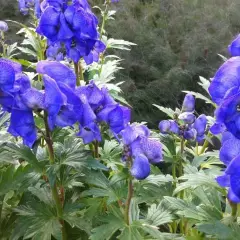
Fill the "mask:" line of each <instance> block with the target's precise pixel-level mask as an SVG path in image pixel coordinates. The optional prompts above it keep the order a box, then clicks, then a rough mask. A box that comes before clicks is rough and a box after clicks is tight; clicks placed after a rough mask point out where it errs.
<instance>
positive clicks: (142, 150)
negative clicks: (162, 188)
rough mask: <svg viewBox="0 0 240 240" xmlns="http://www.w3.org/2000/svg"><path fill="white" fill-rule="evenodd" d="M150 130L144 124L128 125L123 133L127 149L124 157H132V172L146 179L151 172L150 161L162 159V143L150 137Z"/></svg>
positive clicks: (136, 176) (135, 175) (137, 177)
mask: <svg viewBox="0 0 240 240" xmlns="http://www.w3.org/2000/svg"><path fill="white" fill-rule="evenodd" d="M149 134H150V131H149V129H148V128H147V127H146V126H144V125H137V124H132V125H128V126H127V127H126V128H125V129H124V130H123V131H122V132H121V133H120V135H121V136H122V141H123V143H124V145H125V148H126V149H127V151H126V152H125V154H127V156H124V157H123V159H125V158H126V159H127V158H129V157H131V158H132V161H133V165H132V168H131V174H132V175H133V176H134V177H135V178H136V179H139V180H141V179H144V178H146V177H147V176H148V175H149V174H150V163H152V164H155V163H159V162H160V161H162V145H161V143H160V142H159V141H157V140H155V139H152V138H149Z"/></svg>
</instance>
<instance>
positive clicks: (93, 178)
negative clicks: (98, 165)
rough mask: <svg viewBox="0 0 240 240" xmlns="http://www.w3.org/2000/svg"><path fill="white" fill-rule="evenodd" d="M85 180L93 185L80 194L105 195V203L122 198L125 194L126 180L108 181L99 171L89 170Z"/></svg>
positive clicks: (84, 195)
mask: <svg viewBox="0 0 240 240" xmlns="http://www.w3.org/2000/svg"><path fill="white" fill-rule="evenodd" d="M85 182H86V183H88V184H90V185H93V186H95V187H91V188H90V189H89V190H85V191H83V192H82V196H83V197H86V196H94V197H107V204H110V203H112V202H116V201H119V200H122V198H124V197H125V196H126V195H127V188H126V181H125V180H123V181H118V182H116V181H115V179H114V181H113V182H111V180H110V181H109V180H108V179H107V178H106V177H105V175H104V174H103V173H102V172H100V171H91V172H89V174H86V178H85Z"/></svg>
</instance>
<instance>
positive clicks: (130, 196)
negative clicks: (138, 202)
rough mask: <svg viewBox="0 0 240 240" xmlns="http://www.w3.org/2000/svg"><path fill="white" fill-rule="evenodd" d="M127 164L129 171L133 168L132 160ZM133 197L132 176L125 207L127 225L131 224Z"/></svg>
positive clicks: (129, 181)
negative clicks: (130, 214)
mask: <svg viewBox="0 0 240 240" xmlns="http://www.w3.org/2000/svg"><path fill="white" fill-rule="evenodd" d="M127 164H128V169H129V170H130V168H131V166H132V159H131V158H129V159H128V160H127ZM132 197H133V183H132V176H131V175H129V179H128V195H127V200H126V205H125V216H124V218H125V222H126V223H127V225H129V224H130V220H129V209H130V204H131V200H132Z"/></svg>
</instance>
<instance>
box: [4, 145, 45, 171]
mask: <svg viewBox="0 0 240 240" xmlns="http://www.w3.org/2000/svg"><path fill="white" fill-rule="evenodd" d="M4 150H5V151H6V152H8V153H9V154H10V155H11V156H12V158H14V159H21V160H24V161H26V162H28V163H29V164H31V165H32V166H33V168H34V169H35V170H36V171H37V172H39V173H42V172H43V169H44V166H45V162H43V161H42V162H40V161H38V159H37V157H36V156H35V154H34V153H33V151H32V150H31V149H30V148H28V147H26V146H24V145H16V144H14V143H10V142H9V143H6V144H5V146H4Z"/></svg>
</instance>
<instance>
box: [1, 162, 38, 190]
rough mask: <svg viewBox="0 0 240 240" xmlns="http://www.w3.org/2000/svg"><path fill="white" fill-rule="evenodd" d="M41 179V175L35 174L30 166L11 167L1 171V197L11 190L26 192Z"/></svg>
mask: <svg viewBox="0 0 240 240" xmlns="http://www.w3.org/2000/svg"><path fill="white" fill-rule="evenodd" d="M40 177H41V175H40V174H38V173H36V172H34V171H33V169H32V168H31V166H30V165H27V166H23V165H19V166H14V165H10V166H8V167H7V168H5V169H1V170H0V195H4V194H6V193H8V192H9V191H11V190H16V191H18V192H21V191H24V190H26V189H27V188H28V187H30V186H32V185H35V184H36V182H37V181H38V180H39V178H40Z"/></svg>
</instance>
